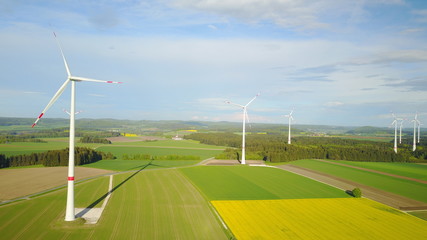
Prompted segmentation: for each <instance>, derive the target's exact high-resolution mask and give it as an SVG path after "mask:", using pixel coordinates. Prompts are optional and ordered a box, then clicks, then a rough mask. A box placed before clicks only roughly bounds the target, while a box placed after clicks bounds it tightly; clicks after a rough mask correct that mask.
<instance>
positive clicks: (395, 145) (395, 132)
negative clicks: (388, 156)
mask: <svg viewBox="0 0 427 240" xmlns="http://www.w3.org/2000/svg"><path fill="white" fill-rule="evenodd" d="M391 114H392V115H393V118H394V120H393V122H392V123H391V125H394V148H393V149H394V152H395V153H397V118H396V116H395V115H394V113H391Z"/></svg>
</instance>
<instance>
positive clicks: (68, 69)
mask: <svg viewBox="0 0 427 240" xmlns="http://www.w3.org/2000/svg"><path fill="white" fill-rule="evenodd" d="M53 35H54V36H55V40H56V43H57V44H58V47H59V50H60V51H61V55H62V59H63V60H64V65H65V69H66V70H67V74H68V77H71V72H70V68H69V67H68V63H67V60H66V59H65V56H64V52H63V51H62V47H61V44H60V43H59V40H58V38H57V37H56V33H55V32H53Z"/></svg>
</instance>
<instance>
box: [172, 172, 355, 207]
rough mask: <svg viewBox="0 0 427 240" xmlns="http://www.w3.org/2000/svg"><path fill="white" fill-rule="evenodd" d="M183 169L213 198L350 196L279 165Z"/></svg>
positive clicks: (257, 198)
mask: <svg viewBox="0 0 427 240" xmlns="http://www.w3.org/2000/svg"><path fill="white" fill-rule="evenodd" d="M180 171H181V172H183V173H184V174H185V175H186V176H187V177H188V178H189V179H190V180H191V181H193V182H194V184H195V185H196V186H197V187H198V188H199V189H200V190H201V191H202V192H203V193H204V194H205V195H206V196H207V198H208V199H209V200H249V199H253V200H262V199H295V198H338V197H339V198H342V197H349V195H347V194H346V193H345V192H344V191H341V190H339V189H336V188H333V187H331V186H328V185H325V184H322V183H319V182H316V181H314V180H311V179H308V178H305V177H302V176H299V175H296V174H293V173H290V172H286V171H283V170H280V169H276V168H269V167H249V166H199V167H189V168H182V169H180Z"/></svg>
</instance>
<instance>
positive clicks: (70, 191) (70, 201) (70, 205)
mask: <svg viewBox="0 0 427 240" xmlns="http://www.w3.org/2000/svg"><path fill="white" fill-rule="evenodd" d="M53 35H54V36H55V40H56V42H57V44H58V47H59V50H60V51H61V55H62V60H63V61H64V65H65V69H66V70H67V75H68V77H67V80H65V82H64V83H63V84H62V85H61V87H60V88H59V89H58V91H57V92H56V93H55V95H54V96H53V97H52V99H51V100H50V101H49V103H48V104H47V106H46V107H45V108H44V109H43V111H42V113H41V114H40V115H39V116H38V118H37V119H36V121H35V122H34V124H33V125H32V127H34V126H36V124H37V122H38V121H39V120H40V119H41V118H42V117H43V115H44V114H45V113H46V111H47V110H48V109H49V108H50V107H51V106H52V105H53V104H54V103H55V102H56V100H58V98H59V97H60V96H61V94H62V93H63V92H64V90H65V88H66V87H67V85H68V84H69V83H70V82H71V108H70V113H75V112H76V106H75V95H76V90H75V89H76V86H75V83H76V82H102V83H121V82H113V81H103V80H96V79H91V78H83V77H76V76H73V75H71V72H70V68H69V67H68V64H67V60H66V59H65V56H64V53H63V51H62V47H61V44H60V43H59V41H58V39H57V37H56V34H55V32H54V33H53ZM69 115H70V147H69V155H68V188H67V207H66V212H65V221H74V220H75V219H76V217H75V213H74V143H75V115H76V114H69Z"/></svg>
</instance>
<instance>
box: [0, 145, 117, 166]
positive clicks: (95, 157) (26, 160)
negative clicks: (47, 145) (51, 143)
mask: <svg viewBox="0 0 427 240" xmlns="http://www.w3.org/2000/svg"><path fill="white" fill-rule="evenodd" d="M68 154H69V148H66V149H62V150H50V151H47V152H42V153H31V154H23V155H15V156H9V157H7V156H6V155H4V154H0V168H8V167H20V166H31V165H43V166H45V167H55V166H68ZM114 158H115V157H114V156H113V155H112V154H111V153H104V152H99V151H95V150H93V149H90V148H86V147H76V148H75V150H74V159H75V160H74V161H75V162H74V164H75V165H76V166H79V165H84V164H88V163H93V162H96V161H99V160H102V159H114Z"/></svg>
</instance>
